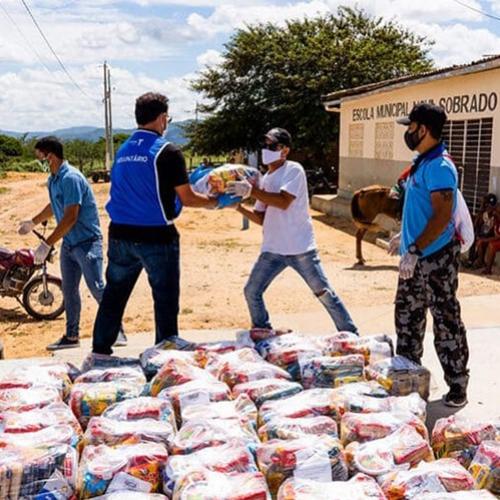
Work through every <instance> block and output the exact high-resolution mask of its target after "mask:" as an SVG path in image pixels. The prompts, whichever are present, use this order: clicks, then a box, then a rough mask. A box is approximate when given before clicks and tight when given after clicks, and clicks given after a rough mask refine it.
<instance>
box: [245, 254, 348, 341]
mask: <svg viewBox="0 0 500 500" xmlns="http://www.w3.org/2000/svg"><path fill="white" fill-rule="evenodd" d="M287 267H291V268H292V269H295V271H297V272H298V273H299V274H300V275H301V276H302V278H303V279H304V281H305V282H306V283H307V284H308V285H309V288H311V290H312V291H313V293H314V294H315V295H316V297H318V299H319V301H320V302H321V303H322V304H323V306H324V307H325V309H326V310H327V311H328V314H329V315H330V316H331V318H332V319H333V322H334V323H335V326H336V327H337V330H339V331H347V332H354V333H357V328H356V326H355V325H354V323H353V321H352V319H351V316H350V315H349V313H348V311H347V309H346V308H345V306H344V304H343V303H342V301H341V300H340V298H339V297H338V296H337V295H336V294H335V292H334V291H333V289H332V287H331V286H330V283H329V282H328V278H327V277H326V275H325V272H324V271H323V267H322V266H321V261H320V260H319V256H318V252H317V251H316V250H311V251H310V252H306V253H303V254H300V255H278V254H274V253H270V252H263V253H261V254H260V256H259V258H258V260H257V262H256V263H255V265H254V267H253V269H252V272H251V274H250V278H249V279H248V282H247V284H246V286H245V298H246V300H247V304H248V308H249V310H250V317H251V319H252V327H254V328H271V323H270V321H269V313H268V312H267V310H266V306H265V304H264V300H263V298H262V295H263V294H264V292H265V291H266V290H267V288H268V287H269V285H270V284H271V282H272V281H273V280H274V278H276V276H278V274H280V273H281V272H282V271H284V270H285V269H286V268H287Z"/></svg>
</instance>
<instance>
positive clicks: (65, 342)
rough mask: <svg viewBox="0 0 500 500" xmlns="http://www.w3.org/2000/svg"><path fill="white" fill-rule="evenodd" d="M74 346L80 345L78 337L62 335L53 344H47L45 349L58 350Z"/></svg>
mask: <svg viewBox="0 0 500 500" xmlns="http://www.w3.org/2000/svg"><path fill="white" fill-rule="evenodd" d="M75 347H80V339H79V338H78V337H75V338H71V337H66V335H63V336H62V337H61V338H60V339H59V340H57V341H56V342H54V343H53V344H49V345H48V346H47V347H46V349H47V351H59V350H60V349H73V348H75Z"/></svg>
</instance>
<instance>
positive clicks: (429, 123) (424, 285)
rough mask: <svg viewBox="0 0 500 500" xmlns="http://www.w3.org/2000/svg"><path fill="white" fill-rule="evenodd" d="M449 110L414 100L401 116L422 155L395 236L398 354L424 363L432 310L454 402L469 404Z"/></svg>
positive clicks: (436, 342)
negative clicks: (447, 135)
mask: <svg viewBox="0 0 500 500" xmlns="http://www.w3.org/2000/svg"><path fill="white" fill-rule="evenodd" d="M445 122H446V114H445V112H444V111H443V109H442V108H440V107H438V106H435V105H434V104H429V103H420V104H417V105H415V107H414V108H413V110H412V111H411V113H410V115H409V116H408V117H406V118H402V119H399V120H398V123H400V124H403V125H407V126H408V129H407V131H406V133H405V135H404V139H405V142H406V145H407V146H408V148H409V149H411V150H412V151H417V152H418V153H419V155H418V156H417V157H416V158H415V160H414V161H413V164H412V167H411V171H410V175H409V177H408V179H407V181H406V186H405V201H404V207H403V218H402V223H401V234H400V235H398V236H397V237H395V238H394V239H393V240H392V241H391V248H390V251H391V250H392V251H393V252H396V251H397V248H399V253H400V254H401V260H400V264H399V282H398V291H397V295H396V309H395V320H396V333H397V337H398V342H397V353H398V354H400V355H402V356H405V357H407V358H409V359H411V360H413V361H415V362H417V363H419V364H420V361H421V358H422V355H423V340H424V335H425V327H426V315H427V309H428V308H429V309H430V311H431V314H432V318H433V323H434V345H435V348H436V351H437V354H438V357H439V361H440V363H441V366H442V368H443V371H444V376H445V380H446V383H447V384H448V385H449V387H450V391H449V392H448V394H446V395H445V396H444V397H443V402H444V404H445V405H447V406H452V407H461V406H464V405H465V404H467V383H468V380H469V371H468V369H467V363H468V359H469V350H468V346H467V338H466V331H465V327H464V324H463V323H462V320H461V317H460V304H459V302H458V299H457V295H456V294H457V288H458V265H459V256H460V243H459V241H458V239H457V238H456V237H455V224H454V221H453V212H454V210H455V206H456V203H457V188H458V175H457V170H456V168H455V165H454V163H453V161H452V159H451V157H450V156H449V154H448V152H447V151H446V147H445V145H444V144H443V142H442V141H441V134H442V130H443V126H444V124H445Z"/></svg>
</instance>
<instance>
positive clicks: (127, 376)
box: [75, 366, 146, 385]
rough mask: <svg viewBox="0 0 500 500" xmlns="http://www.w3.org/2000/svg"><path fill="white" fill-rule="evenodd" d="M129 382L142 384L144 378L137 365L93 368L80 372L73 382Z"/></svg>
mask: <svg viewBox="0 0 500 500" xmlns="http://www.w3.org/2000/svg"><path fill="white" fill-rule="evenodd" d="M115 381H120V382H125V381H127V382H131V383H133V384H137V385H144V384H145V383H146V378H145V377H144V373H143V372H142V370H141V369H140V368H139V367H138V368H136V367H132V366H122V367H113V368H102V369H100V368H95V369H93V370H89V371H87V372H85V373H82V374H81V375H80V376H79V377H77V379H76V380H75V384H95V383H100V382H115Z"/></svg>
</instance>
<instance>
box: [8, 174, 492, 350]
mask: <svg viewBox="0 0 500 500" xmlns="http://www.w3.org/2000/svg"><path fill="white" fill-rule="evenodd" d="M45 181H46V178H45V176H44V175H40V174H10V175H9V176H8V177H7V178H6V179H0V246H5V247H9V248H12V249H14V248H18V247H28V246H34V245H35V244H36V240H35V238H34V237H31V236H29V235H28V236H19V235H18V234H17V232H16V228H17V223H18V221H20V220H23V219H25V218H31V217H32V216H34V215H35V213H36V212H37V211H38V210H40V209H41V208H42V207H43V206H44V204H45V203H47V202H48V195H47V190H46V187H45ZM93 187H94V190H95V194H96V197H97V201H98V205H99V210H100V215H101V222H102V226H103V228H106V226H107V224H108V218H107V214H106V213H105V211H104V209H103V207H104V204H105V202H106V198H107V193H108V189H109V184H98V185H93ZM312 215H313V218H314V228H315V232H316V238H317V242H318V247H319V250H320V255H321V257H322V261H323V264H324V267H325V269H326V272H327V274H328V276H329V277H330V279H331V282H332V285H333V286H334V288H335V290H336V291H337V293H338V294H339V295H340V296H341V297H342V299H343V300H344V302H345V304H346V305H347V307H348V308H349V307H360V306H365V305H378V304H390V303H391V302H392V300H393V298H394V291H395V286H396V281H397V274H396V265H397V259H395V258H393V257H389V256H387V254H386V253H385V251H383V250H382V249H380V248H378V247H376V246H375V245H372V244H365V247H364V253H365V258H366V259H367V261H368V263H367V266H366V267H365V268H356V267H353V263H354V262H355V258H354V238H353V236H352V235H353V227H352V226H351V224H350V223H349V222H348V221H344V220H341V219H336V218H332V217H325V216H323V215H322V214H320V213H317V212H313V214H312ZM241 222H242V221H241V216H240V215H239V214H238V213H236V212H235V211H234V210H232V209H225V210H221V211H207V210H193V209H184V211H183V213H182V215H181V217H180V219H179V221H178V224H177V226H178V228H179V231H180V233H181V265H182V278H181V279H182V284H181V286H182V294H181V314H180V326H181V328H182V329H197V328H206V329H212V328H241V327H246V326H247V325H248V313H247V309H246V304H245V301H244V297H243V293H242V289H243V286H244V284H245V282H246V279H247V277H248V274H249V271H250V269H251V266H252V263H253V262H254V260H255V259H256V257H257V255H258V252H259V246H260V240H261V229H260V228H259V227H256V226H253V225H251V226H250V229H249V230H248V231H242V230H241ZM52 271H53V272H54V273H56V274H60V273H59V270H58V268H57V266H55V267H54V268H53V269H52ZM495 272H496V273H497V275H496V276H494V277H493V278H484V277H483V276H480V275H479V274H478V273H466V274H465V273H462V275H461V285H460V296H471V295H486V294H493V293H500V279H499V277H498V269H496V271H495ZM81 291H82V297H83V310H82V320H81V334H82V336H83V337H87V336H90V335H91V332H92V325H93V321H94V317H95V312H96V305H95V303H94V302H93V299H92V298H91V297H90V294H89V292H88V291H87V290H86V288H85V286H84V285H82V288H81ZM266 299H267V303H268V306H269V309H270V312H271V315H272V314H273V313H274V314H278V313H281V314H283V313H300V312H314V311H318V312H321V310H322V306H321V304H319V302H318V301H317V300H316V299H315V297H314V296H312V294H311V292H310V291H309V289H308V288H307V286H306V285H305V284H304V283H303V282H302V280H301V279H300V277H298V276H297V275H295V274H294V273H293V271H288V270H287V271H285V272H284V273H283V274H282V275H281V276H279V277H278V279H276V281H275V282H274V283H273V284H272V286H271V287H270V289H269V290H268V292H267V295H266ZM152 311H153V309H152V300H151V293H150V289H149V286H148V284H147V280H146V278H145V276H144V275H142V276H141V278H140V279H139V282H138V283H137V286H136V288H135V290H134V292H133V294H132V297H131V300H130V302H129V304H128V307H127V310H126V315H125V328H126V330H127V332H139V331H147V330H152V329H153V312H152ZM276 326H279V325H276ZM284 326H291V327H293V325H284ZM63 331H64V318H61V319H59V320H56V321H52V322H38V321H35V320H32V319H31V318H30V317H28V316H27V315H26V313H25V311H24V309H22V308H21V307H20V306H19V305H18V304H17V302H16V301H15V300H14V299H10V298H0V338H1V339H2V340H3V342H4V344H5V348H6V352H7V355H8V357H26V356H41V355H45V354H46V351H45V346H46V344H48V343H49V342H51V341H53V340H55V339H56V338H57V337H58V336H59V335H61V333H62V332H63Z"/></svg>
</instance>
